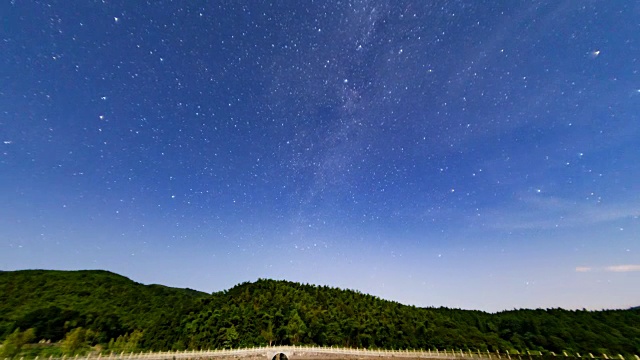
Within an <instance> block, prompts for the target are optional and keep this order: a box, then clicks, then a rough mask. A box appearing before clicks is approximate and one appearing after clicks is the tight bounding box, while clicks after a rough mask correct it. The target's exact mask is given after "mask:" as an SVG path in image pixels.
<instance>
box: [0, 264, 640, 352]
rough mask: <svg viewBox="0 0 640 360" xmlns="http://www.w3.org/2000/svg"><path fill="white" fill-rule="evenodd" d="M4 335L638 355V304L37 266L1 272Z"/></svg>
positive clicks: (17, 340)
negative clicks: (212, 289) (565, 304)
mask: <svg viewBox="0 0 640 360" xmlns="http://www.w3.org/2000/svg"><path fill="white" fill-rule="evenodd" d="M25 339H26V340H25ZM1 340H4V342H5V346H4V347H3V348H4V349H5V350H7V351H9V350H11V352H12V354H17V353H19V352H20V351H23V352H24V351H25V350H24V348H25V346H26V347H27V348H28V345H26V344H27V343H29V342H32V341H40V342H41V343H42V342H45V343H46V342H47V341H49V342H51V343H54V344H56V343H57V344H58V345H57V346H53V347H54V348H56V349H57V350H56V351H60V352H62V353H78V352H82V351H88V350H89V349H90V348H91V347H94V348H95V347H99V348H100V349H110V350H112V351H134V350H170V349H171V350H183V349H201V348H211V349H213V348H236V347H245V346H258V345H275V344H279V345H302V344H314V345H327V346H329V345H335V346H344V347H360V348H363V347H364V348H387V349H405V348H410V349H420V348H422V349H427V348H431V349H436V348H437V349H445V348H446V349H452V348H453V349H463V350H467V349H470V350H476V349H477V350H483V351H484V350H491V351H495V350H500V351H505V350H510V351H514V350H519V351H524V350H538V351H543V352H550V351H553V352H556V353H562V352H563V351H567V352H570V353H575V352H580V353H593V354H602V353H607V354H628V355H630V354H634V353H635V354H637V353H640V309H638V308H634V309H628V310H605V311H586V310H563V309H537V310H513V311H504V312H499V313H496V314H489V313H485V312H482V311H470V310H459V309H449V308H443V307H440V308H418V307H415V306H407V305H403V304H399V303H397V302H393V301H387V300H383V299H380V298H377V297H374V296H371V295H366V294H362V293H360V292H357V291H352V290H341V289H337V288H331V287H327V286H314V285H305V284H299V283H294V282H288V281H275V280H264V279H261V280H258V281H256V282H253V283H242V284H239V285H237V286H235V287H233V288H231V289H229V290H225V291H221V292H216V293H213V294H211V295H208V294H205V293H201V292H197V291H193V290H189V289H175V288H168V287H164V286H159V285H142V284H138V283H136V282H133V281H131V280H129V279H127V278H125V277H122V276H120V275H117V274H113V273H109V272H106V271H73V272H63V271H43V270H33V271H16V272H0V341H1ZM6 344H14V345H11V346H9V347H7V345H6ZM33 347H34V348H37V346H33ZM34 351H36V352H37V351H44V350H42V349H40V350H37V349H36V350H34ZM49 351H53V350H51V349H49Z"/></svg>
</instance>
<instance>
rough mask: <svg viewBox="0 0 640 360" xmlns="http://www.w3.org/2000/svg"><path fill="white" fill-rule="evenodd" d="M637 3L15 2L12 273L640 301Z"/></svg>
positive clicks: (3, 55) (4, 243)
mask: <svg viewBox="0 0 640 360" xmlns="http://www.w3.org/2000/svg"><path fill="white" fill-rule="evenodd" d="M639 18H640V3H638V2H635V1H594V0H584V1H503V2H500V1H497V2H496V1H477V0H449V1H443V0H434V1H409V0H398V1H396V0H386V1H385V0H345V1H274V2H262V1H148V2H144V1H126V0H119V1H116V0H113V1H112V0H103V1H89V0H83V1H69V0H60V1H44V0H42V1H27V0H13V1H3V2H2V3H1V4H0V19H1V21H2V23H1V25H0V26H1V27H0V269H2V270H14V269H25V268H45V269H106V270H110V271H114V272H117V273H120V274H123V275H125V276H127V277H130V278H132V279H133V280H136V281H139V282H142V283H160V284H165V285H169V286H175V287H190V288H194V289H198V290H202V291H206V292H212V291H219V290H222V289H226V288H229V287H231V286H233V285H235V284H237V283H239V282H243V281H254V280H256V279H258V278H276V279H287V280H292V281H299V282H304V283H314V284H320V285H330V286H338V287H342V288H351V289H357V290H359V291H362V292H365V293H371V294H374V295H377V296H380V297H383V298H386V299H390V300H396V301H399V302H402V303H406V304H415V305H418V306H448V307H461V308H467V309H482V310H488V311H496V310H502V309H512V308H520V307H527V308H538V307H542V308H547V307H565V308H587V309H600V308H623V307H627V306H632V305H640V291H638V289H639V288H640V219H639V217H640V180H639V179H640V36H639V35H638V34H640V22H639V21H638V19H639Z"/></svg>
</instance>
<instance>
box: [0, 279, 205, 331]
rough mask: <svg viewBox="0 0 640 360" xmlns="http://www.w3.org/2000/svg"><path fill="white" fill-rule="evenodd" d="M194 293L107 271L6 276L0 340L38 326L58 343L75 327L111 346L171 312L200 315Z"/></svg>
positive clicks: (0, 288)
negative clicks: (126, 335) (147, 283)
mask: <svg viewBox="0 0 640 360" xmlns="http://www.w3.org/2000/svg"><path fill="white" fill-rule="evenodd" d="M206 296H209V295H208V294H206V293H203V292H199V291H194V290H190V289H176V288H169V287H166V286H161V285H142V284H139V283H136V282H134V281H132V280H130V279H128V278H126V277H124V276H121V275H118V274H114V273H111V272H108V271H101V270H83V271H55V270H22V271H3V272H0V340H2V339H3V338H5V337H6V336H7V335H8V334H10V333H11V332H13V331H14V330H15V329H16V328H20V329H22V330H25V329H28V328H34V330H35V333H36V334H35V335H36V336H37V338H38V339H48V340H52V341H58V340H61V339H63V337H64V335H65V333H67V332H69V331H70V330H72V329H73V328H76V327H83V328H89V329H94V330H95V331H96V332H98V333H99V336H98V339H97V341H100V342H105V343H106V342H108V341H109V340H110V339H111V338H117V337H118V336H119V335H124V334H126V333H128V332H131V331H133V330H136V329H140V330H141V329H146V328H148V327H150V326H151V325H153V324H154V323H156V322H158V321H159V320H160V318H161V317H163V316H165V314H167V313H185V314H188V313H189V312H190V311H194V310H195V309H196V308H195V305H196V299H198V298H202V297H206Z"/></svg>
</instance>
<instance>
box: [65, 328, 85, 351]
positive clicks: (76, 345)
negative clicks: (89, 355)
mask: <svg viewBox="0 0 640 360" xmlns="http://www.w3.org/2000/svg"><path fill="white" fill-rule="evenodd" d="M86 335H87V332H86V330H85V329H83V328H81V327H79V328H75V329H73V330H71V331H69V332H68V333H67V334H66V335H65V337H64V340H62V343H61V347H62V351H64V353H66V354H68V355H73V354H76V353H78V352H80V351H81V350H84V349H85V348H87V343H86Z"/></svg>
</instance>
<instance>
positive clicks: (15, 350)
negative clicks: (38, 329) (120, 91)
mask: <svg viewBox="0 0 640 360" xmlns="http://www.w3.org/2000/svg"><path fill="white" fill-rule="evenodd" d="M35 338H36V335H35V331H34V330H33V329H27V330H25V331H20V329H16V330H15V331H14V332H13V333H12V334H11V335H9V336H7V338H6V340H5V341H4V343H3V344H2V347H1V348H0V358H12V357H14V356H16V355H18V354H19V353H20V350H22V347H23V346H24V345H26V344H28V343H30V342H32V341H33V340H34V339H35Z"/></svg>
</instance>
